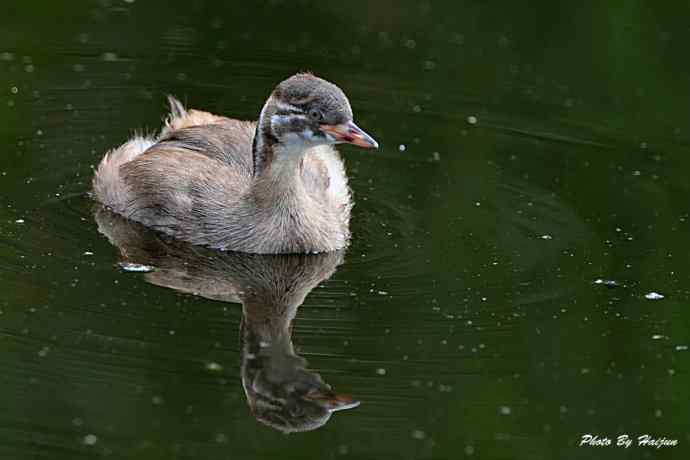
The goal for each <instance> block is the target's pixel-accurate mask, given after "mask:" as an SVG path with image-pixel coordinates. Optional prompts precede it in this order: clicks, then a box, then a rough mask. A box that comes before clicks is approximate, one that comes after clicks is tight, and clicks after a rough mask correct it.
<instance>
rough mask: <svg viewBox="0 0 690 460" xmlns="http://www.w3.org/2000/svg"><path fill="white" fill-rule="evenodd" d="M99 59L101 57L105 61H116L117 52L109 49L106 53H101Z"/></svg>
mask: <svg viewBox="0 0 690 460" xmlns="http://www.w3.org/2000/svg"><path fill="white" fill-rule="evenodd" d="M101 59H103V60H104V61H106V62H116V61H117V60H118V59H119V58H118V56H117V53H113V52H112V51H109V52H107V53H103V56H101Z"/></svg>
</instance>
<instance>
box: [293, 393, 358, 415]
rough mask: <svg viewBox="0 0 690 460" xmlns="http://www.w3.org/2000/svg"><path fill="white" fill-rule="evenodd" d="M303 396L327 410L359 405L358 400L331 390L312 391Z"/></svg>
mask: <svg viewBox="0 0 690 460" xmlns="http://www.w3.org/2000/svg"><path fill="white" fill-rule="evenodd" d="M303 397H304V399H308V400H310V401H314V402H316V403H318V404H319V405H320V406H321V407H323V408H325V409H327V410H328V411H329V412H336V411H339V410H345V409H353V408H355V407H357V406H359V401H356V400H354V399H353V398H352V396H349V395H339V394H336V393H333V392H332V391H312V392H310V393H308V394H306V395H304V396H303Z"/></svg>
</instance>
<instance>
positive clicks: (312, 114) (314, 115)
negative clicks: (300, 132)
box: [309, 109, 323, 121]
mask: <svg viewBox="0 0 690 460" xmlns="http://www.w3.org/2000/svg"><path fill="white" fill-rule="evenodd" d="M309 116H310V117H311V119H312V120H316V121H321V120H323V114H322V113H321V112H320V111H319V110H317V109H311V110H310V111H309Z"/></svg>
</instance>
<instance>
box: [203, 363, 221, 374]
mask: <svg viewBox="0 0 690 460" xmlns="http://www.w3.org/2000/svg"><path fill="white" fill-rule="evenodd" d="M204 367H205V368H206V370H207V371H213V372H220V371H222V370H223V366H221V365H220V364H218V363H216V362H214V361H211V362H208V363H206V365H205V366H204Z"/></svg>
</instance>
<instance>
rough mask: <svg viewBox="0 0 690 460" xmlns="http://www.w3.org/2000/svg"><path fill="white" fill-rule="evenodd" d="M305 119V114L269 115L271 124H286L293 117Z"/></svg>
mask: <svg viewBox="0 0 690 460" xmlns="http://www.w3.org/2000/svg"><path fill="white" fill-rule="evenodd" d="M295 118H297V119H299V120H306V119H307V116H306V115H271V126H280V125H287V124H289V123H290V121H292V120H293V119H295Z"/></svg>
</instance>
